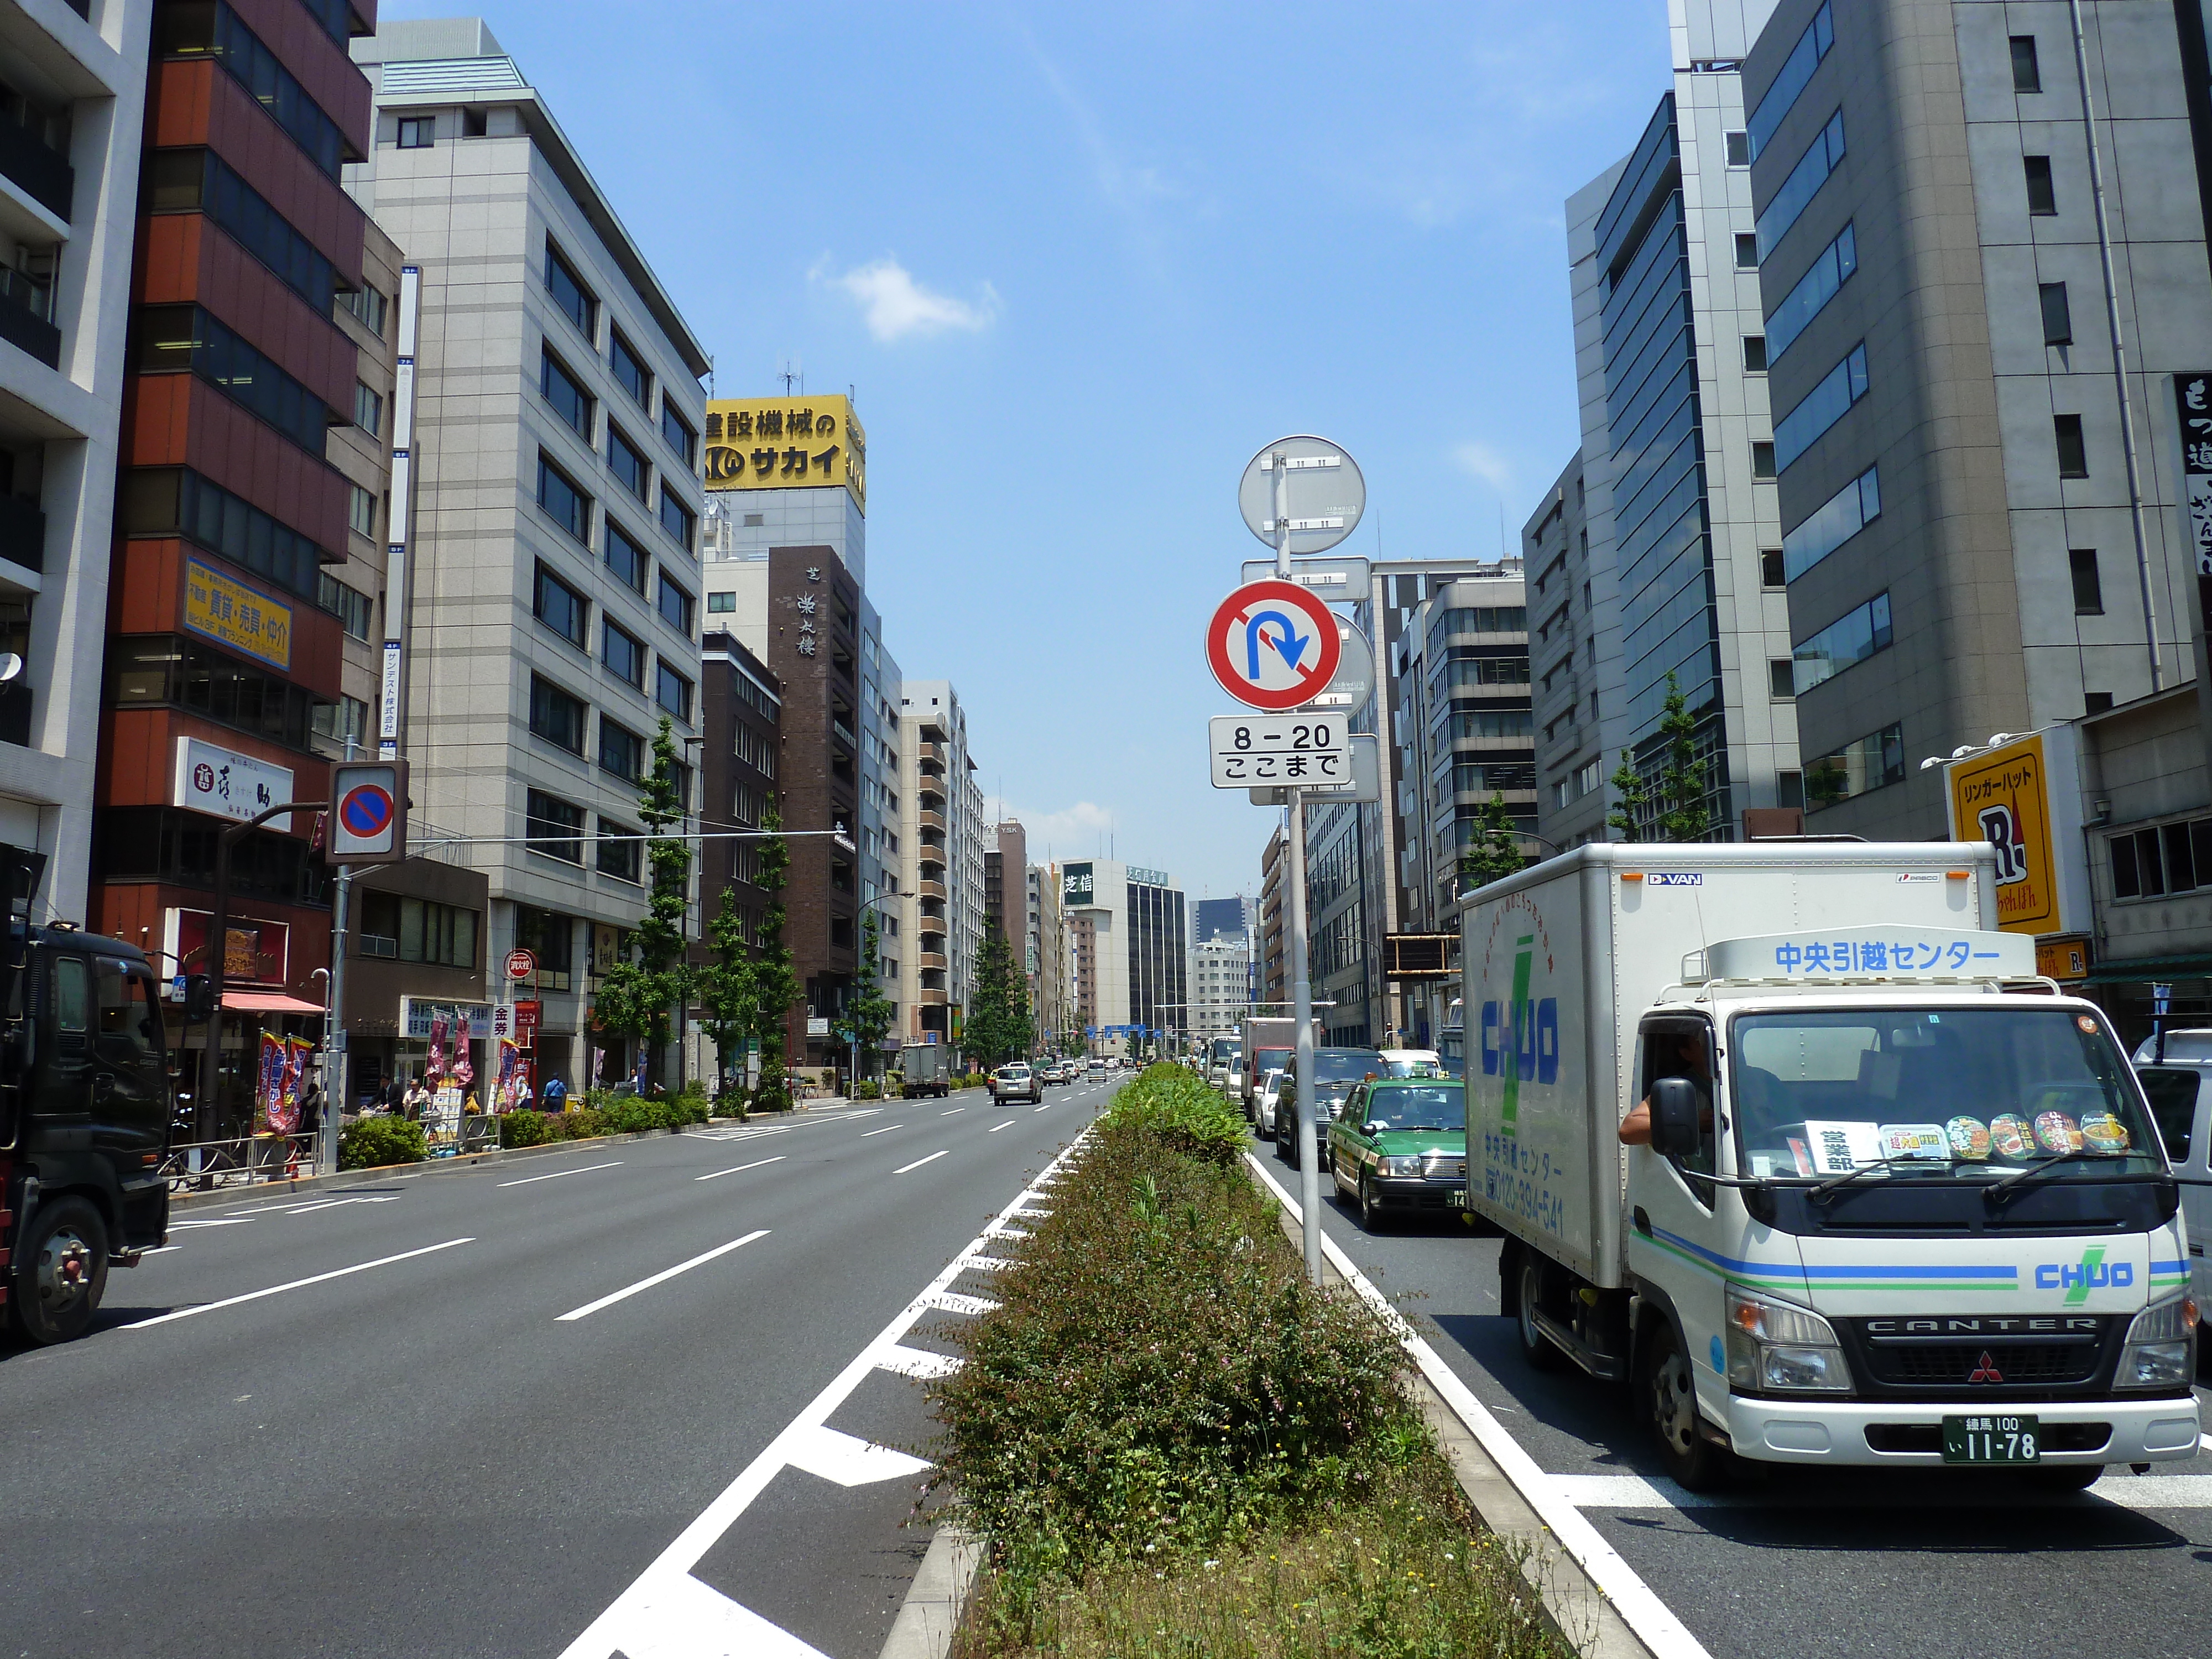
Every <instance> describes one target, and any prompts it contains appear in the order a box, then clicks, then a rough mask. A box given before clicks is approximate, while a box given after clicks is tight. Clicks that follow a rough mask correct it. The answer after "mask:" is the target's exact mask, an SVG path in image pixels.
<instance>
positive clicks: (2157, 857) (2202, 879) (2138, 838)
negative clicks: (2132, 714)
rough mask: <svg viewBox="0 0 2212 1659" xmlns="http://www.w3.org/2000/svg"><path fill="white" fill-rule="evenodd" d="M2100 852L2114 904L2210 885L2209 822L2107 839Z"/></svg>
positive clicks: (2164, 826)
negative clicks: (2104, 854)
mask: <svg viewBox="0 0 2212 1659" xmlns="http://www.w3.org/2000/svg"><path fill="white" fill-rule="evenodd" d="M2107 706H2109V704H2108V705H2107ZM2092 712H2093V713H2101V712H2102V711H2101V710H2093V711H2092ZM2106 847H2107V848H2109V849H2110V851H2111V853H2112V896H2113V897H2114V898H2163V897H2165V896H2166V895H2167V894H2169V893H2187V892H2191V891H2193V890H2195V889H2197V888H2198V887H2200V886H2207V885H2212V818H2192V819H2188V820H2185V821H2184V822H2182V823H2162V824H2160V825H2159V826H2158V827H2157V828H2155V829H2134V830H2130V831H2129V832H2128V833H2127V834H2125V835H2120V836H2106Z"/></svg>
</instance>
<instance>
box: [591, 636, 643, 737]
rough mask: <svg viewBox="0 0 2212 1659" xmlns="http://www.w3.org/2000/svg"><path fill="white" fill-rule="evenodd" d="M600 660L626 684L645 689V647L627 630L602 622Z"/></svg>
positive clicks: (608, 670)
mask: <svg viewBox="0 0 2212 1659" xmlns="http://www.w3.org/2000/svg"><path fill="white" fill-rule="evenodd" d="M599 660H600V661H601V662H602V663H604V664H605V665H606V669H607V672H609V673H610V674H612V675H613V676H614V677H615V678H617V679H618V680H620V681H622V682H623V684H625V685H634V686H635V687H636V688H637V689H638V690H641V691H642V690H645V647H644V646H642V645H641V644H640V643H639V642H638V641H637V640H636V638H635V636H634V635H631V634H629V632H628V631H627V630H625V629H620V628H617V627H616V626H615V625H614V623H601V624H600V626H599ZM603 724H604V722H603Z"/></svg>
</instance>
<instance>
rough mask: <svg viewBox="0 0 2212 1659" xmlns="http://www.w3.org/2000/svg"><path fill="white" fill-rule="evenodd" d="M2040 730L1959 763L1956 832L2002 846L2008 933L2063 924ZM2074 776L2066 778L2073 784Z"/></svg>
mask: <svg viewBox="0 0 2212 1659" xmlns="http://www.w3.org/2000/svg"><path fill="white" fill-rule="evenodd" d="M2043 738H2044V734H2043V733H2042V732H2034V733H2032V734H2031V735H2029V736H2027V737H2025V738H2015V739H2014V740H2013V741H2012V742H2010V743H2008V744H2002V746H2000V747H1998V748H1996V749H1991V750H1987V751H1986V752H1984V753H1983V754H1979V755H1976V756H1974V757H1972V758H1971V759H1968V760H1963V761H1956V762H1954V763H1952V764H1951V765H1950V766H1949V767H1948V768H1947V769H1946V770H1947V771H1948V774H1949V781H1950V786H1951V838H1952V839H1953V840H1954V841H1986V842H1990V844H1991V845H1992V846H1994V847H1995V848H1996V849H1997V926H1998V927H2002V929H2004V931H2005V932H2007V933H2057V932H2058V931H2060V930H2061V928H2062V927H2063V923H2062V922H2061V921H2060V920H2059V891H2058V889H2059V881H2060V872H2059V869H2058V860H2057V845H2056V838H2055V837H2054V836H2052V834H2051V772H2050V765H2049V760H2048V757H2046V755H2045V752H2044V743H2043ZM2072 785H2073V779H2072V778H2070V777H2068V778H2065V779H2063V780H2062V781H2061V787H2072Z"/></svg>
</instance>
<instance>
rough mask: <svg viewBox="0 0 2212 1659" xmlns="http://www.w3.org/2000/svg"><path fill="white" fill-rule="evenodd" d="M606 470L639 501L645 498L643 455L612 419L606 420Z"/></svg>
mask: <svg viewBox="0 0 2212 1659" xmlns="http://www.w3.org/2000/svg"><path fill="white" fill-rule="evenodd" d="M607 470H608V471H611V472H612V473H613V474H614V475H615V481H616V482H617V483H619V484H621V485H622V487H623V489H627V490H628V491H629V493H630V494H631V495H635V496H636V497H637V498H638V500H639V501H645V500H647V494H646V491H647V473H646V465H645V457H644V456H642V455H641V454H639V453H638V452H637V447H636V446H635V445H634V444H632V443H631V442H630V441H629V439H627V438H625V437H623V435H622V428H620V427H618V426H617V425H616V424H615V423H614V422H612V421H609V422H607Z"/></svg>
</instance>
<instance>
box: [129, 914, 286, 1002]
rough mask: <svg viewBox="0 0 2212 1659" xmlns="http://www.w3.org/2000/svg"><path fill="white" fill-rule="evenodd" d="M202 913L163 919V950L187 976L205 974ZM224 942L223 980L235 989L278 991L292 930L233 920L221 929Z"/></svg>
mask: <svg viewBox="0 0 2212 1659" xmlns="http://www.w3.org/2000/svg"><path fill="white" fill-rule="evenodd" d="M209 921H210V917H209V915H208V913H207V912H206V911H204V910H170V911H167V912H165V913H164V915H163V923H164V925H163V927H162V933H163V934H164V935H165V938H164V940H163V944H162V947H161V948H162V949H163V950H164V951H166V952H167V954H168V959H169V960H170V961H171V962H173V963H176V964H177V965H178V966H179V968H181V969H184V971H185V972H186V973H188V974H201V973H205V972H206V971H207V939H208V923H209ZM223 937H224V939H225V940H226V941H227V943H226V945H225V947H224V950H223V953H222V976H223V978H224V979H225V980H227V981H229V982H230V983H231V984H232V985H234V986H248V985H265V986H276V987H282V986H283V984H284V982H285V979H286V976H287V973H288V971H289V968H290V966H291V954H292V929H291V927H290V926H289V924H288V923H285V922H281V921H252V920H251V919H249V918H246V917H243V916H232V917H230V918H229V919H228V921H226V922H225V923H224V926H223Z"/></svg>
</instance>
